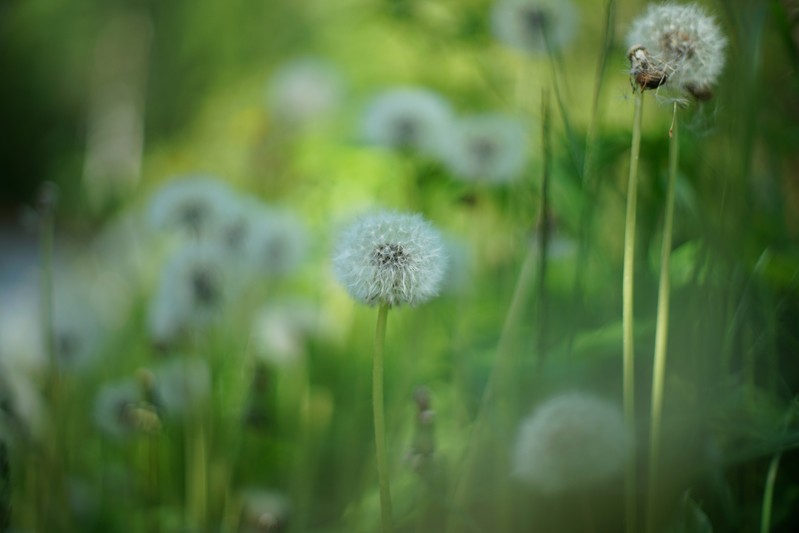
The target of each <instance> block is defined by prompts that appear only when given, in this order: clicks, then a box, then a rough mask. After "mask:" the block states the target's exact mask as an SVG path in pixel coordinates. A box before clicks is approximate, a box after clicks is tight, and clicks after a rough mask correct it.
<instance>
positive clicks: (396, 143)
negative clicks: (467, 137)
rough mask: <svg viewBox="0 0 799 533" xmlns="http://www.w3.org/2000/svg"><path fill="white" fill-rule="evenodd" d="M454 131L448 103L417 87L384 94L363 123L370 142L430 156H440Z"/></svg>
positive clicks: (373, 105)
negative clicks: (452, 130) (451, 132)
mask: <svg viewBox="0 0 799 533" xmlns="http://www.w3.org/2000/svg"><path fill="white" fill-rule="evenodd" d="M451 128H452V111H451V109H450V106H449V104H448V103H447V101H446V100H444V98H443V97H441V96H440V95H439V94H438V93H435V92H433V91H431V90H428V89H422V88H418V87H398V88H394V89H390V90H387V91H385V92H383V93H382V94H380V95H378V96H377V97H376V98H375V99H374V100H373V101H372V103H371V105H370V106H369V107H368V109H367V110H366V114H365V115H364V119H363V135H364V137H365V138H366V141H367V142H369V143H372V144H376V145H379V146H386V147H389V148H399V149H411V150H416V151H418V152H420V153H423V154H425V155H429V156H437V155H439V154H440V153H441V151H442V150H443V148H444V146H445V143H446V141H447V139H448V137H449V135H450V131H451Z"/></svg>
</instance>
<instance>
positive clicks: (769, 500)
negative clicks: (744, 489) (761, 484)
mask: <svg viewBox="0 0 799 533" xmlns="http://www.w3.org/2000/svg"><path fill="white" fill-rule="evenodd" d="M780 459H782V452H779V453H776V454H774V457H772V458H771V462H770V463H769V465H768V474H767V475H766V490H765V491H764V492H763V510H762V514H761V516H760V533H768V532H769V531H770V530H771V508H772V505H773V503H774V484H775V482H776V481H777V470H778V469H779V467H780Z"/></svg>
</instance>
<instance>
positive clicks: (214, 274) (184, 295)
mask: <svg viewBox="0 0 799 533" xmlns="http://www.w3.org/2000/svg"><path fill="white" fill-rule="evenodd" d="M230 285H231V280H230V272H229V270H228V264H227V262H226V256H225V255H224V254H223V253H222V251H221V250H220V249H219V248H218V247H217V246H214V245H211V244H208V243H194V242H192V243H187V244H185V245H184V246H182V247H181V248H179V249H178V250H176V251H175V252H174V253H173V254H172V256H171V257H170V258H169V260H168V261H167V263H166V265H165V266H164V269H163V271H162V273H161V279H160V283H159V285H158V288H157V292H156V294H155V296H154V298H153V300H152V301H151V302H150V309H149V316H148V322H149V328H150V336H151V338H152V339H153V340H155V341H159V342H161V341H163V342H169V341H171V340H173V339H174V337H175V336H176V335H178V334H180V333H181V332H182V331H184V330H185V328H187V327H189V326H196V327H201V326H205V325H207V324H208V323H210V322H211V321H212V320H213V319H214V318H215V317H216V316H217V315H218V314H219V312H220V311H221V309H222V308H223V306H224V305H225V303H226V302H227V300H228V297H229V293H230Z"/></svg>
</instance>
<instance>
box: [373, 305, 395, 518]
mask: <svg viewBox="0 0 799 533" xmlns="http://www.w3.org/2000/svg"><path fill="white" fill-rule="evenodd" d="M388 308H389V306H388V304H381V305H380V309H379V311H378V313H377V328H376V329H375V349H374V358H373V360H372V407H373V412H374V424H375V450H376V454H377V479H378V482H379V484H380V516H381V521H382V524H383V533H391V532H393V531H394V525H393V521H392V518H391V514H392V513H391V486H390V484H389V478H388V462H387V459H386V420H385V414H384V412H385V410H384V405H383V355H384V352H385V345H386V321H387V318H388Z"/></svg>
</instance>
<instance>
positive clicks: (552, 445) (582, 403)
mask: <svg viewBox="0 0 799 533" xmlns="http://www.w3.org/2000/svg"><path fill="white" fill-rule="evenodd" d="M631 453H632V440H631V437H630V436H629V433H628V431H627V429H626V427H625V424H624V420H623V417H622V415H621V412H620V410H619V409H617V408H616V407H615V406H614V405H612V404H610V403H608V402H606V401H605V400H602V399H600V398H597V397H595V396H592V395H589V394H585V393H580V392H570V393H564V394H560V395H558V396H554V397H553V398H551V399H549V400H547V401H546V402H544V403H543V404H541V405H540V406H539V407H538V408H537V409H536V410H535V411H534V412H533V413H532V415H530V416H529V417H528V418H526V419H524V420H523V421H522V423H521V425H520V428H519V434H518V437H517V441H516V448H515V450H514V456H513V466H514V475H515V476H516V477H518V478H519V479H521V480H522V481H524V482H526V483H528V484H529V485H531V486H533V487H535V488H537V489H538V490H540V491H542V492H545V493H560V492H564V491H568V490H571V489H576V488H582V487H586V486H590V485H593V484H596V483H600V482H603V481H607V480H609V479H611V478H613V477H614V476H616V475H617V474H619V473H620V472H621V471H622V469H623V466H624V464H625V463H626V462H627V461H628V460H629V459H630V456H631Z"/></svg>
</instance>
